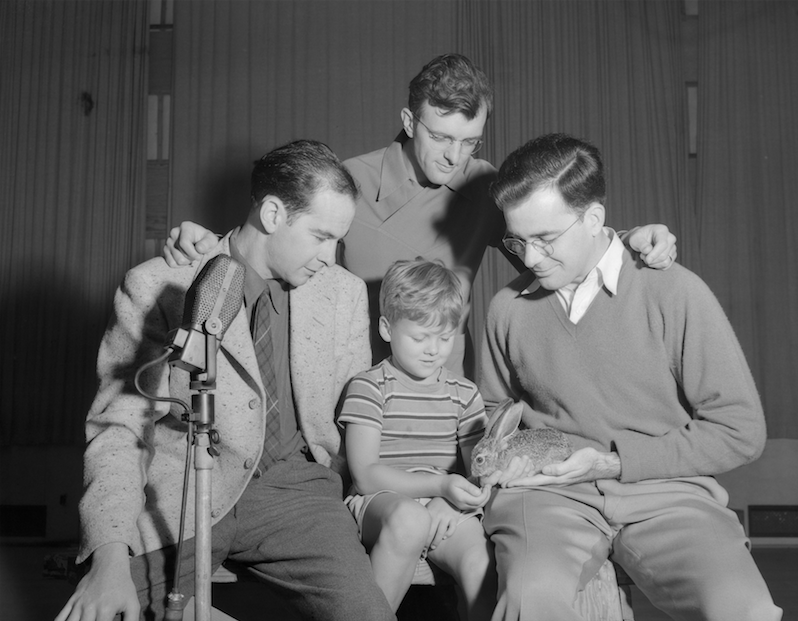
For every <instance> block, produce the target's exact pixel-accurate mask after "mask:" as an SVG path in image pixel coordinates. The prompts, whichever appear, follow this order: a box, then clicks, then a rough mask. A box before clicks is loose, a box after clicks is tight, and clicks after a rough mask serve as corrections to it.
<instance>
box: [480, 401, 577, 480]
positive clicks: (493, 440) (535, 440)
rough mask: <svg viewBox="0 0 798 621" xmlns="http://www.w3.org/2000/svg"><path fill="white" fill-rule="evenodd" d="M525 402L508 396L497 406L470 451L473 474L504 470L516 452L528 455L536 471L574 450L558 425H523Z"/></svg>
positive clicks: (563, 457) (483, 474)
mask: <svg viewBox="0 0 798 621" xmlns="http://www.w3.org/2000/svg"><path fill="white" fill-rule="evenodd" d="M523 411H524V406H523V404H521V403H514V402H513V400H512V399H506V400H504V401H502V402H501V403H499V405H497V406H496V409H495V410H494V411H493V414H491V416H490V419H489V420H488V424H487V426H486V427H485V435H484V436H483V437H482V439H481V440H480V441H479V442H477V445H476V446H475V447H474V451H473V453H472V454H471V474H472V475H473V476H477V477H482V476H488V475H490V474H492V473H493V472H495V471H496V470H504V469H505V468H506V467H507V465H508V464H509V463H510V459H511V458H513V457H515V456H516V455H528V456H529V458H530V459H531V460H532V463H533V464H534V468H535V469H534V473H538V472H540V471H541V470H542V469H543V466H547V465H549V464H553V463H556V462H559V461H563V460H565V459H566V458H567V457H568V456H569V455H570V454H571V453H572V452H573V447H572V446H571V442H570V441H569V440H568V438H567V437H566V436H565V434H563V433H562V432H561V431H559V430H557V429H548V428H544V429H521V430H518V424H519V423H520V422H521V414H522V413H523Z"/></svg>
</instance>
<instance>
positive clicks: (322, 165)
mask: <svg viewBox="0 0 798 621" xmlns="http://www.w3.org/2000/svg"><path fill="white" fill-rule="evenodd" d="M254 164H255V166H254V168H253V169H252V185H251V191H252V207H253V208H257V207H258V206H259V205H260V203H261V202H262V201H263V199H264V198H265V197H266V196H268V195H272V196H276V197H277V198H279V199H280V200H282V201H283V203H284V204H285V207H286V212H287V213H288V220H289V222H291V221H292V220H293V219H294V218H296V217H297V216H298V215H299V214H301V213H304V212H306V211H308V209H309V208H310V202H311V200H312V199H313V197H314V196H315V195H316V193H317V192H319V191H320V190H325V189H329V190H333V191H334V192H338V193H339V194H344V195H347V196H350V197H351V198H352V200H357V199H358V197H359V196H360V191H359V190H358V186H357V184H356V183H355V180H354V179H353V178H352V175H351V174H350V173H349V171H348V170H347V169H346V167H344V165H343V163H342V162H341V160H340V159H338V156H337V155H335V153H333V151H332V149H330V147H328V146H327V145H326V144H324V143H323V142H319V141H317V140H295V141H294V142H289V143H288V144H285V145H283V146H281V147H277V148H276V149H274V150H272V151H269V152H268V153H267V154H266V155H264V156H263V157H261V158H260V159H259V160H256V161H255V163H254Z"/></svg>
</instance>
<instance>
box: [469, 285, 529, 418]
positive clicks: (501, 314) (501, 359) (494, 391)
mask: <svg viewBox="0 0 798 621" xmlns="http://www.w3.org/2000/svg"><path fill="white" fill-rule="evenodd" d="M514 295H515V293H514V292H513V291H512V290H511V289H503V290H501V291H500V292H499V293H498V294H497V295H496V296H495V297H494V298H493V300H492V301H491V303H490V307H489V309H488V316H487V319H486V320H485V333H484V336H483V339H482V350H481V355H480V366H479V371H480V375H479V391H480V393H481V395H482V400H483V402H484V404H485V410H486V412H487V415H488V416H489V415H490V413H491V412H493V410H494V409H495V408H496V406H497V405H498V404H499V403H501V402H502V401H504V400H505V399H512V400H513V401H516V402H518V401H524V411H525V412H526V411H527V410H529V411H531V410H532V408H531V406H530V405H529V404H528V403H527V402H526V401H525V400H523V398H522V396H523V395H524V394H525V391H524V388H523V386H522V385H521V383H520V381H519V379H518V375H517V373H516V370H515V368H514V367H513V365H512V362H511V360H510V357H509V351H510V348H509V344H508V342H507V341H508V332H509V318H508V312H507V311H508V309H507V306H508V304H509V300H510V299H511V297H512V296H514Z"/></svg>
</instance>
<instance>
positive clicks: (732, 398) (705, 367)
mask: <svg viewBox="0 0 798 621" xmlns="http://www.w3.org/2000/svg"><path fill="white" fill-rule="evenodd" d="M685 273H686V274H687V276H686V277H685V278H684V279H683V280H681V281H680V286H679V287H673V288H671V289H670V290H669V291H668V292H667V298H668V299H667V301H660V302H659V304H660V307H661V309H663V310H662V321H663V328H662V329H663V334H664V338H665V344H666V347H667V348H668V350H669V352H670V355H671V369H672V373H673V374H674V377H675V379H676V382H677V384H678V385H679V386H680V387H681V389H682V393H683V394H682V395H680V400H681V401H682V402H683V403H684V406H685V408H686V409H687V410H688V412H689V413H690V415H691V416H690V419H689V421H688V422H687V423H686V424H684V425H682V426H678V427H675V428H673V429H671V430H669V431H668V432H667V433H665V434H663V435H661V436H648V435H645V434H641V433H635V432H633V431H630V430H624V431H621V432H618V433H617V435H616V436H615V439H614V446H615V448H616V450H617V451H618V454H619V455H620V457H621V468H622V474H621V480H622V481H623V482H634V481H639V480H643V479H652V478H673V477H681V476H700V475H715V474H719V473H722V472H727V471H729V470H732V469H734V468H737V467H738V466H742V465H745V464H747V463H750V462H752V461H754V460H755V459H756V458H758V457H759V455H761V453H762V451H763V449H764V446H765V440H766V429H765V418H764V412H763V410H762V404H761V402H760V399H759V395H758V393H757V390H756V386H755V384H754V379H753V377H752V375H751V371H750V370H749V367H748V364H747V363H746V360H745V356H744V354H743V351H742V348H741V347H740V343H739V342H738V340H737V338H736V336H735V334H734V331H733V329H732V326H731V324H730V323H729V321H728V319H727V318H726V316H725V314H724V312H723V309H722V308H721V306H720V304H719V302H718V301H717V299H716V298H715V296H714V295H713V294H712V292H711V291H710V290H709V288H708V287H707V286H706V284H705V283H704V282H703V281H701V279H700V278H698V277H697V276H696V275H694V274H692V273H690V272H687V271H685Z"/></svg>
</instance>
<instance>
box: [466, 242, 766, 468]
mask: <svg viewBox="0 0 798 621" xmlns="http://www.w3.org/2000/svg"><path fill="white" fill-rule="evenodd" d="M533 281H534V275H533V274H531V272H530V273H527V274H524V275H522V276H521V277H519V278H517V279H516V280H515V281H513V282H512V283H511V284H510V285H508V286H507V287H506V288H505V289H503V290H502V291H500V292H499V293H498V294H497V295H496V297H495V298H494V300H493V301H492V303H491V306H490V310H489V313H488V319H487V324H486V339H485V347H483V352H482V368H481V381H480V390H481V392H482V395H483V397H484V399H485V404H486V406H487V407H488V409H490V408H491V407H492V406H493V405H495V404H496V403H497V402H498V401H500V400H501V399H503V398H506V397H512V398H513V399H515V400H523V401H525V402H526V403H527V407H525V412H524V419H523V420H524V423H525V424H526V425H527V426H529V427H542V426H549V427H554V428H557V429H560V430H562V431H563V432H565V433H566V434H567V435H569V436H570V437H571V440H572V442H573V444H574V446H575V447H576V448H580V447H584V446H592V447H594V448H596V449H598V450H600V451H605V452H609V451H616V452H617V453H618V454H619V456H620V458H621V470H622V474H621V481H623V482H635V481H640V480H644V479H655V478H674V477H689V476H699V475H714V474H718V473H721V472H725V471H728V470H731V469H733V468H736V467H737V466H740V465H743V464H746V463H749V462H750V461H753V460H754V459H755V458H756V457H758V456H759V455H760V454H761V452H762V450H763V448H764V442H765V437H766V434H765V422H764V413H763V411H762V405H761V403H760V400H759V395H758V393H757V390H756V386H755V384H754V380H753V377H752V376H751V372H750V370H749V368H748V365H747V363H746V361H745V357H744V355H743V352H742V349H741V347H740V344H739V342H738V341H737V338H736V336H735V335H734V331H733V330H732V327H731V325H730V323H729V321H728V319H727V318H726V316H725V314H724V312H723V310H722V308H721V306H720V304H719V303H718V301H717V299H716V298H715V296H714V295H713V294H712V292H711V291H710V290H709V288H708V287H707V285H706V284H705V283H704V282H703V281H702V280H701V279H700V278H699V277H698V276H696V275H695V274H693V273H692V272H690V271H689V270H687V269H686V268H684V267H682V266H680V265H674V266H673V267H672V268H671V269H669V270H667V271H661V270H651V269H647V268H645V267H644V266H642V265H641V264H639V263H636V262H635V260H634V259H633V258H632V256H631V255H630V254H629V252H628V250H625V251H624V257H623V267H622V269H621V274H620V279H619V283H618V293H617V295H612V294H611V293H610V292H608V291H607V290H606V289H602V290H601V291H600V292H599V294H598V295H597V296H596V298H595V299H594V300H593V302H592V304H591V305H590V307H589V308H588V310H587V312H586V313H585V315H584V317H583V318H582V319H581V320H580V321H579V323H578V324H574V323H572V322H571V321H570V320H569V319H568V317H567V315H566V314H565V311H564V310H563V308H562V305H561V304H560V303H559V301H558V300H557V297H556V293H555V292H554V291H548V290H545V289H543V288H538V289H537V290H535V291H534V292H532V293H528V294H523V293H522V292H524V291H525V290H526V289H527V288H528V287H529V286H530V284H531V283H532V282H533Z"/></svg>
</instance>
